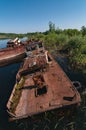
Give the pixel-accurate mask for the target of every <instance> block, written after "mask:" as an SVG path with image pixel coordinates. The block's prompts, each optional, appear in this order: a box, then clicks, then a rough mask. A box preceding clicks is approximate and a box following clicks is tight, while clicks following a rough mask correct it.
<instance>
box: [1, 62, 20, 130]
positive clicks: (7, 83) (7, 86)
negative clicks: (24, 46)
mask: <svg viewBox="0 0 86 130" xmlns="http://www.w3.org/2000/svg"><path fill="white" fill-rule="evenodd" d="M19 67H20V63H17V64H11V65H8V66H5V67H2V68H0V130H9V129H10V127H11V125H12V126H13V124H10V123H8V115H7V112H6V103H7V101H8V98H9V96H10V94H11V91H12V89H13V86H14V84H15V79H16V73H17V71H18V68H19ZM12 129H13V128H12ZM14 129H15V127H14Z"/></svg>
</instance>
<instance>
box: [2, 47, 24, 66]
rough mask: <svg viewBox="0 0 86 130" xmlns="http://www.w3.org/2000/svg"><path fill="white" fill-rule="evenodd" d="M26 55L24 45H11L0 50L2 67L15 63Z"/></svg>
mask: <svg viewBox="0 0 86 130" xmlns="http://www.w3.org/2000/svg"><path fill="white" fill-rule="evenodd" d="M25 57H26V50H25V47H24V46H19V47H9V48H5V49H1V50H0V67H2V66H5V65H8V64H10V63H15V62H18V61H20V60H22V59H23V58H25Z"/></svg>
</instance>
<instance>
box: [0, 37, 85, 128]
mask: <svg viewBox="0 0 86 130" xmlns="http://www.w3.org/2000/svg"><path fill="white" fill-rule="evenodd" d="M8 40H9V39H8ZM8 40H0V48H4V47H6V43H7V41H8ZM56 60H57V61H58V62H59V64H60V65H61V67H62V68H63V70H64V71H65V72H66V74H67V75H68V76H69V78H70V79H71V80H72V81H74V80H79V81H80V82H81V83H82V84H83V86H84V85H85V84H86V81H85V80H84V77H83V75H82V74H81V73H76V72H73V71H71V70H70V68H69V67H68V65H67V61H66V60H67V59H65V58H63V57H59V56H57V58H56ZM20 64H21V63H15V64H11V65H8V66H5V67H1V68H0V130H26V129H24V127H22V126H21V127H18V125H17V124H16V123H14V122H13V123H9V122H8V114H7V112H6V103H7V101H8V99H9V96H10V94H11V91H12V89H13V86H14V84H15V79H16V73H17V71H18V69H19V67H20ZM47 129H48V128H47ZM27 130H29V129H28V128H27ZM34 130H35V129H34ZM77 130H78V129H77Z"/></svg>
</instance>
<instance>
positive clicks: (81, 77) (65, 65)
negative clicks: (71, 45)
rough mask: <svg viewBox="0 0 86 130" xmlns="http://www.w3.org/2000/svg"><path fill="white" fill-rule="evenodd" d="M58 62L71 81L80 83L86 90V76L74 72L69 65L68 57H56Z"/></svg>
mask: <svg viewBox="0 0 86 130" xmlns="http://www.w3.org/2000/svg"><path fill="white" fill-rule="evenodd" d="M56 61H57V62H58V63H59V65H60V66H61V67H62V69H63V70H64V72H65V73H66V74H67V76H68V77H69V79H70V80H71V81H79V82H80V83H81V85H82V86H83V88H85V85H86V80H85V75H84V74H83V73H81V72H78V71H73V70H72V69H71V68H70V66H69V64H68V59H67V58H66V57H64V56H60V55H59V56H57V57H56Z"/></svg>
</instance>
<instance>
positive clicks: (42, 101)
mask: <svg viewBox="0 0 86 130" xmlns="http://www.w3.org/2000/svg"><path fill="white" fill-rule="evenodd" d="M38 56H40V58H39V62H38V63H37V66H36V62H37V60H38V59H37V55H36V57H35V60H34V63H35V64H33V59H34V58H32V61H31V59H30V58H27V59H26V60H25V63H27V65H26V66H27V67H26V69H25V66H24V65H25V63H24V64H23V66H22V68H20V70H19V72H18V76H20V80H19V82H18V83H16V84H15V86H14V88H13V91H12V94H11V96H10V98H9V101H8V103H7V109H8V113H9V115H10V116H11V119H12V120H16V119H21V118H26V117H28V116H33V115H36V114H39V113H43V112H45V111H50V110H54V109H57V108H63V107H66V106H71V105H78V104H79V103H80V102H81V98H80V94H79V93H78V91H77V90H76V88H75V87H74V86H73V84H72V82H71V81H70V79H69V78H68V77H67V75H66V74H65V73H64V71H63V70H62V68H61V67H60V66H59V64H58V63H57V62H56V61H55V60H54V59H53V57H52V56H51V55H50V54H49V53H46V51H45V52H44V55H41V53H40V54H39V55H38ZM42 56H43V57H45V58H44V61H43V57H42ZM45 60H46V62H45ZM30 63H31V64H32V66H31V64H30ZM40 64H42V65H43V66H42V67H41V68H40V67H39V69H38V68H37V69H34V68H35V67H38V66H40ZM31 67H32V68H31ZM27 68H28V73H22V72H24V71H25V70H27ZM24 69H25V70H24ZM31 69H32V70H34V71H31ZM20 72H21V73H22V75H20ZM17 93H18V95H16V94H17ZM16 101H17V103H16ZM14 106H15V107H14Z"/></svg>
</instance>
